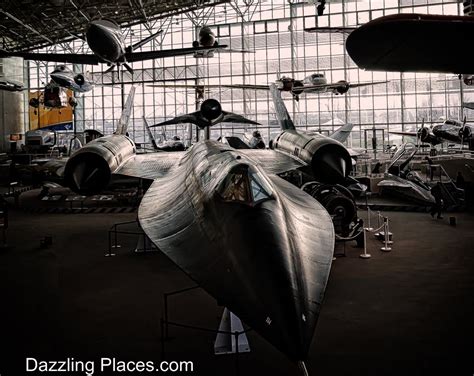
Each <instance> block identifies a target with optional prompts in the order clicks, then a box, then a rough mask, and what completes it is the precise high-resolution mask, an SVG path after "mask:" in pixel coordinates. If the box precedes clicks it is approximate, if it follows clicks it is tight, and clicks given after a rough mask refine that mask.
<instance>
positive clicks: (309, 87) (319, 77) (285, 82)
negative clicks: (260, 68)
mask: <svg viewBox="0 0 474 376" xmlns="http://www.w3.org/2000/svg"><path fill="white" fill-rule="evenodd" d="M386 82H388V81H374V82H364V83H357V84H351V83H349V82H347V81H345V80H340V81H337V82H335V83H328V81H327V78H326V77H325V75H324V74H322V73H314V74H311V75H309V76H308V77H305V78H304V79H303V80H296V79H294V78H291V77H286V76H283V77H280V78H278V79H277V80H276V81H275V84H276V87H277V89H278V90H280V91H287V92H290V93H291V94H292V95H293V98H294V99H295V100H296V101H298V100H299V96H300V95H301V94H303V93H333V94H335V95H338V94H345V93H347V92H348V91H349V89H351V88H356V87H363V86H372V85H379V84H384V83H386ZM149 86H152V87H175V88H191V89H197V90H201V91H202V92H204V90H205V89H210V88H219V87H225V88H230V89H250V90H270V86H269V85H251V84H219V85H217V84H210V85H185V84H184V85H179V84H177V85H162V84H161V85H160V84H153V85H149Z"/></svg>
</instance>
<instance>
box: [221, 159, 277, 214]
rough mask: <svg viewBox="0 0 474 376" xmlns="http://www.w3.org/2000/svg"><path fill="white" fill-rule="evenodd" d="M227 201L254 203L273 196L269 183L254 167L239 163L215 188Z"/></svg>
mask: <svg viewBox="0 0 474 376" xmlns="http://www.w3.org/2000/svg"><path fill="white" fill-rule="evenodd" d="M217 193H218V194H219V195H220V196H221V197H222V199H223V200H224V201H227V202H239V203H242V204H247V205H256V204H258V203H260V202H263V201H266V200H270V199H272V198H273V194H272V189H271V186H270V184H269V183H268V182H267V181H266V179H265V177H264V176H262V175H261V173H260V172H259V171H257V170H256V169H255V168H254V167H251V166H249V165H247V164H239V165H237V166H235V167H233V168H232V169H231V170H230V171H229V173H228V174H227V176H226V177H225V178H224V179H223V180H222V182H221V184H220V185H219V187H218V188H217Z"/></svg>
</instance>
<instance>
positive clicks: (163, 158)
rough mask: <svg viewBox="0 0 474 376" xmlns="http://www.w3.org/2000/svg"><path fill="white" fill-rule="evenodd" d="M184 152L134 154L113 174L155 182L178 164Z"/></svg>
mask: <svg viewBox="0 0 474 376" xmlns="http://www.w3.org/2000/svg"><path fill="white" fill-rule="evenodd" d="M184 153H185V152H184V151H172V152H166V151H163V152H157V153H146V154H136V155H134V156H133V157H131V158H130V159H128V160H127V161H125V162H124V163H123V164H122V165H121V166H120V167H119V168H118V169H117V170H116V171H114V172H113V173H114V174H117V175H125V176H132V177H136V178H142V179H149V180H155V179H158V178H161V177H163V176H165V175H166V174H167V172H168V171H169V170H170V169H171V168H173V167H174V166H175V165H177V164H178V162H179V161H180V159H181V157H182V156H183V154H184Z"/></svg>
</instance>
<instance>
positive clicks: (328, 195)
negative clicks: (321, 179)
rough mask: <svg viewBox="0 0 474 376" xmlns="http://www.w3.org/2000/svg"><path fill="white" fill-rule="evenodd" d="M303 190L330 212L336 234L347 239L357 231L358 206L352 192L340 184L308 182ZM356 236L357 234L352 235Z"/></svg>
mask: <svg viewBox="0 0 474 376" xmlns="http://www.w3.org/2000/svg"><path fill="white" fill-rule="evenodd" d="M301 189H302V190H303V191H305V192H306V193H308V194H309V195H311V196H312V197H314V198H315V199H316V200H318V201H319V202H320V203H321V205H323V206H324V208H325V209H326V210H327V211H328V213H329V214H330V215H331V218H332V220H333V223H334V229H335V231H336V234H338V235H339V236H341V237H347V236H349V235H350V234H351V232H354V231H353V230H357V229H356V226H357V224H358V223H359V219H358V218H357V205H356V202H355V200H354V196H353V195H352V194H351V192H350V191H349V190H348V189H347V188H345V187H343V186H341V185H339V184H334V185H333V184H320V183H318V182H308V183H306V184H304V185H303V186H302V187H301ZM352 235H355V232H354V233H353V234H352Z"/></svg>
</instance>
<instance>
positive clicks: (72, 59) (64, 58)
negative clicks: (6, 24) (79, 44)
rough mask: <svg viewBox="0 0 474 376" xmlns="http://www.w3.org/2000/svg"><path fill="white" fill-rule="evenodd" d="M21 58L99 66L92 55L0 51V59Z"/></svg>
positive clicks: (97, 59)
mask: <svg viewBox="0 0 474 376" xmlns="http://www.w3.org/2000/svg"><path fill="white" fill-rule="evenodd" d="M10 56H16V57H22V58H23V59H25V60H38V61H54V62H57V63H72V64H92V65H97V64H99V62H100V61H99V58H98V57H97V56H96V55H92V54H47V53H33V52H9V51H5V50H0V57H10Z"/></svg>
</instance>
